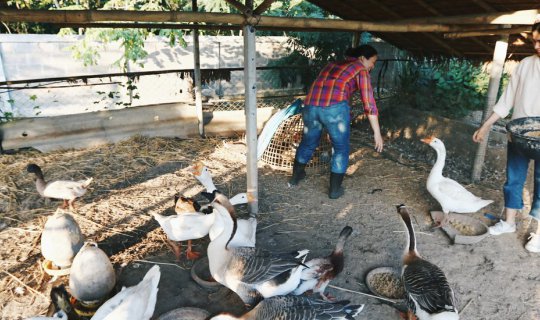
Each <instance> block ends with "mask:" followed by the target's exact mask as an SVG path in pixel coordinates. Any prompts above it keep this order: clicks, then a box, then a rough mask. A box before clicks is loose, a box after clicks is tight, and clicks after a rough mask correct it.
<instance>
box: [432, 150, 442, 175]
mask: <svg viewBox="0 0 540 320" xmlns="http://www.w3.org/2000/svg"><path fill="white" fill-rule="evenodd" d="M435 151H436V152H437V160H436V161H435V164H434V165H433V168H432V169H431V172H430V175H440V176H442V172H443V169H444V163H445V161H446V151H445V150H440V149H435Z"/></svg>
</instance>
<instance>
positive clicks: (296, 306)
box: [210, 295, 364, 320]
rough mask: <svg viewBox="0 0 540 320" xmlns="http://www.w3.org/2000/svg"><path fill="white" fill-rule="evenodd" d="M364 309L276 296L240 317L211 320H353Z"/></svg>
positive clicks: (347, 302)
mask: <svg viewBox="0 0 540 320" xmlns="http://www.w3.org/2000/svg"><path fill="white" fill-rule="evenodd" d="M362 309H364V305H363V304H361V305H351V304H350V301H348V300H342V301H336V302H328V301H324V300H315V299H310V298H308V297H305V296H291V295H288V296H276V297H271V298H269V299H264V300H262V301H261V302H259V303H258V304H257V306H255V308H253V309H252V310H251V311H249V312H247V313H245V314H244V315H242V316H240V317H235V316H233V315H231V314H219V315H216V316H214V317H212V318H210V319H211V320H256V319H281V320H296V319H313V320H317V319H321V320H322V319H332V320H351V319H354V318H356V316H357V315H358V314H359V313H360V312H361V311H362Z"/></svg>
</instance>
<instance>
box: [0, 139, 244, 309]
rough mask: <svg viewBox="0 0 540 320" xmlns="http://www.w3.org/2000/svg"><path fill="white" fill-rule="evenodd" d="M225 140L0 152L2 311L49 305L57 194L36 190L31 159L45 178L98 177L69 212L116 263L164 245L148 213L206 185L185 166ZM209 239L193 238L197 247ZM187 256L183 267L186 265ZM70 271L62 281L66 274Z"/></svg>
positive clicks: (153, 141) (133, 142)
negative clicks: (49, 227) (44, 242)
mask: <svg viewBox="0 0 540 320" xmlns="http://www.w3.org/2000/svg"><path fill="white" fill-rule="evenodd" d="M222 141H223V140H221V139H204V140H203V139H194V140H180V139H165V138H147V137H142V136H137V137H133V138H131V139H129V140H126V141H122V142H119V143H116V144H108V145H103V146H100V147H95V148H90V149H84V150H62V151H56V152H50V153H40V152H37V151H34V150H25V151H21V152H19V153H16V154H12V155H3V156H2V157H1V158H0V222H1V223H2V224H3V227H2V228H1V230H0V246H1V248H0V259H1V261H2V262H1V266H0V286H1V287H2V289H3V292H4V294H2V295H0V306H1V307H0V309H4V310H3V311H2V312H1V313H0V318H5V317H4V315H5V314H10V315H13V314H28V313H30V314H43V313H44V310H45V309H46V308H47V307H48V305H49V299H48V297H46V296H45V295H44V294H43V293H41V292H48V290H49V289H50V287H51V284H49V283H47V281H48V280H49V279H50V276H49V275H47V274H46V273H44V272H43V270H42V268H41V266H40V264H41V262H42V259H43V258H42V256H41V253H40V245H39V243H40V236H41V229H42V227H43V225H44V224H45V221H46V220H47V217H46V215H49V214H52V213H53V212H54V211H55V209H56V207H57V206H58V205H59V202H58V201H55V200H48V199H43V198H41V197H40V196H39V195H38V193H37V191H36V189H35V183H34V175H33V174H28V173H27V172H26V166H27V165H28V164H29V163H36V164H38V165H40V166H41V167H42V169H43V171H44V175H45V179H46V180H47V181H54V180H80V179H84V178H88V177H93V178H94V181H93V183H92V184H91V185H90V188H89V189H90V190H89V192H87V194H86V195H84V196H83V197H82V198H81V199H78V200H77V201H76V202H75V205H76V212H75V213H72V214H73V215H74V218H75V220H76V221H77V222H78V223H79V225H80V227H81V229H82V230H83V233H84V234H85V236H86V238H87V239H91V240H93V241H96V242H98V243H99V244H100V248H101V249H103V250H104V251H105V252H106V253H107V255H108V256H109V257H110V259H111V262H112V263H113V264H115V265H116V267H119V266H122V265H125V264H127V263H128V262H130V261H134V260H141V259H143V258H145V257H147V256H149V255H152V254H155V253H158V252H163V251H165V250H167V248H166V246H165V241H164V240H165V235H164V233H163V231H162V230H160V229H159V228H157V226H158V225H157V223H155V221H153V219H152V218H151V215H150V214H151V213H152V212H157V213H160V214H163V213H164V212H165V214H170V213H172V209H171V208H172V205H173V196H174V194H175V193H177V192H182V193H190V194H191V195H194V194H195V193H197V192H198V191H201V189H202V186H200V184H199V183H198V182H197V181H196V180H195V179H194V178H193V177H192V176H191V174H190V173H187V172H185V170H182V169H183V168H185V167H187V166H188V165H190V164H191V163H192V162H193V161H194V160H197V159H207V158H208V157H209V155H210V154H211V153H212V152H214V151H215V146H216V145H222V144H223V142H222ZM223 145H226V144H223ZM244 147H245V146H244ZM219 149H220V148H218V149H217V150H219ZM222 156H223V157H226V154H223V155H222ZM231 162H234V160H231ZM217 179H220V178H219V177H217ZM185 181H189V184H186V182H185ZM167 211H168V212H167ZM204 241H206V240H198V241H194V245H195V246H196V247H197V249H198V250H200V249H201V247H202V246H203V245H204ZM183 263H184V264H185V262H183ZM183 263H180V265H179V267H188V266H185V265H183ZM65 278H67V277H64V278H63V279H62V280H61V281H67V279H65Z"/></svg>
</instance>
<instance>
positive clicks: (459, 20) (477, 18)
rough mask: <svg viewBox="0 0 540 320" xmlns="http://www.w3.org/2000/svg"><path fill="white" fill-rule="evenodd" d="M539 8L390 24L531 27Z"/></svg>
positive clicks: (398, 21)
mask: <svg viewBox="0 0 540 320" xmlns="http://www.w3.org/2000/svg"><path fill="white" fill-rule="evenodd" d="M538 8H540V7H539V6H537V8H536V9H531V10H519V11H510V12H489V13H480V14H467V15H459V16H445V17H427V18H414V19H403V20H397V21H396V20H393V21H392V22H394V23H397V24H406V23H419V24H423V23H440V24H517V25H520V24H523V25H532V24H533V21H534V19H535V17H536V15H538V14H539V13H540V10H538Z"/></svg>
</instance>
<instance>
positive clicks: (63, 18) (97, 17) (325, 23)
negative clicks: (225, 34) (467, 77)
mask: <svg viewBox="0 0 540 320" xmlns="http://www.w3.org/2000/svg"><path fill="white" fill-rule="evenodd" d="M246 19H247V18H246V17H245V16H243V15H241V14H232V13H210V12H178V11H122V10H17V9H0V21H2V22H46V23H56V24H60V23H64V24H73V25H77V24H80V25H83V24H87V23H96V22H115V21H116V22H125V21H131V22H140V23H148V22H169V23H171V22H173V23H177V22H193V23H195V22H196V23H211V24H232V25H242V24H245V23H246ZM257 21H258V23H257V26H258V27H274V28H297V29H302V28H306V29H324V30H341V31H374V32H377V31H378V32H457V31H460V29H459V27H455V26H448V25H443V24H409V23H407V24H399V23H380V22H370V21H356V20H337V19H335V20H334V19H315V18H288V17H273V16H259V17H258V20H257Z"/></svg>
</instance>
